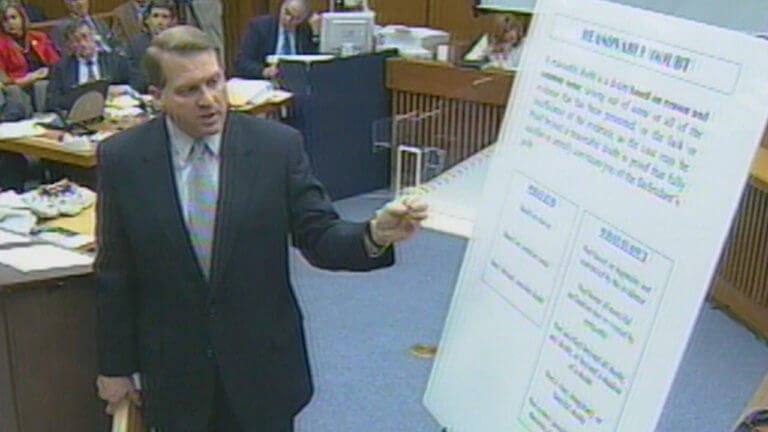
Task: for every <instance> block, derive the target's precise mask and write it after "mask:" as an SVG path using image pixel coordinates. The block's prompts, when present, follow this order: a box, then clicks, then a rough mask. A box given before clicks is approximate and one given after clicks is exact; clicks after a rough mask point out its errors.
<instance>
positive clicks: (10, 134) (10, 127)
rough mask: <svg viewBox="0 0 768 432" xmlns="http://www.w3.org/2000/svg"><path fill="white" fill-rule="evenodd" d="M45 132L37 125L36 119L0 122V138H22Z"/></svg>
mask: <svg viewBox="0 0 768 432" xmlns="http://www.w3.org/2000/svg"><path fill="white" fill-rule="evenodd" d="M43 134H45V129H43V128H42V127H40V126H38V125H37V120H22V121H17V122H0V139H11V138H24V137H31V136H40V135H43Z"/></svg>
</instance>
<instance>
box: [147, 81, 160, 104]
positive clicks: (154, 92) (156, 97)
mask: <svg viewBox="0 0 768 432" xmlns="http://www.w3.org/2000/svg"><path fill="white" fill-rule="evenodd" d="M148 90H149V94H151V95H152V98H153V99H154V100H155V106H157V107H159V108H160V109H162V108H163V90H162V89H159V88H158V87H157V86H154V85H150V86H149V89H148Z"/></svg>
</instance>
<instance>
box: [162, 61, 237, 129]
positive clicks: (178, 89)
mask: <svg viewBox="0 0 768 432" xmlns="http://www.w3.org/2000/svg"><path fill="white" fill-rule="evenodd" d="M159 56H160V64H161V66H162V68H163V74H164V75H165V77H167V79H166V83H165V87H163V88H162V89H156V88H153V91H152V92H153V94H154V96H155V97H156V98H157V99H158V101H159V102H160V106H161V107H162V109H163V110H164V111H165V112H166V113H167V114H168V115H169V116H170V117H171V118H172V119H173V121H174V122H175V123H176V125H177V126H178V127H179V128H180V129H181V130H183V131H184V132H185V133H186V134H187V135H189V136H191V137H192V138H201V137H204V136H208V135H213V134H216V133H219V132H221V131H222V130H223V129H224V121H225V119H226V115H227V91H226V83H225V81H224V71H223V70H222V69H221V66H219V60H218V57H217V56H216V53H215V52H214V51H204V52H201V53H197V54H191V55H184V56H182V55H178V54H173V53H167V52H165V53H161V54H160V55H159Z"/></svg>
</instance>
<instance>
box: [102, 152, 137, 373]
mask: <svg viewBox="0 0 768 432" xmlns="http://www.w3.org/2000/svg"><path fill="white" fill-rule="evenodd" d="M110 144H111V143H110V142H105V143H103V144H102V145H101V146H99V148H98V166H99V181H98V186H97V190H98V197H99V200H98V219H97V226H96V229H97V233H98V236H97V238H98V255H97V257H96V262H95V270H96V284H97V291H98V295H97V307H98V309H97V314H98V353H99V373H100V374H102V375H107V376H128V375H130V374H132V373H133V372H136V371H138V370H139V362H138V353H137V342H136V310H137V291H136V289H137V288H136V282H135V280H134V278H135V274H136V272H135V269H134V262H135V261H134V259H133V257H132V255H131V252H130V249H129V247H128V238H127V236H126V233H125V230H124V228H123V222H122V217H123V215H122V214H121V212H120V207H119V204H118V201H117V197H116V182H115V176H114V174H113V173H114V168H113V166H114V165H115V164H116V161H114V160H113V158H112V157H110V152H109V148H108V147H109V145H110ZM115 159H117V158H115Z"/></svg>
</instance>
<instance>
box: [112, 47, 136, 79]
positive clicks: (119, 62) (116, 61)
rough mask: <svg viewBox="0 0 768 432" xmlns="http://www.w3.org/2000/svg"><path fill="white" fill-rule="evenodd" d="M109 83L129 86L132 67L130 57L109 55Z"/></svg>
mask: <svg viewBox="0 0 768 432" xmlns="http://www.w3.org/2000/svg"><path fill="white" fill-rule="evenodd" d="M109 54H110V55H109V71H108V73H109V83H110V84H128V83H129V81H130V72H131V65H130V62H129V61H128V57H127V56H125V55H119V54H116V53H109Z"/></svg>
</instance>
